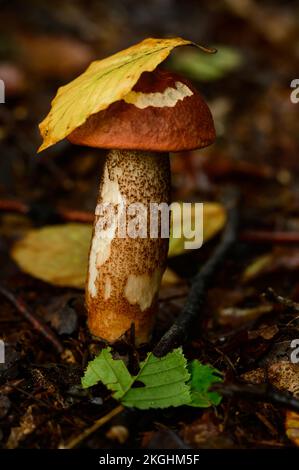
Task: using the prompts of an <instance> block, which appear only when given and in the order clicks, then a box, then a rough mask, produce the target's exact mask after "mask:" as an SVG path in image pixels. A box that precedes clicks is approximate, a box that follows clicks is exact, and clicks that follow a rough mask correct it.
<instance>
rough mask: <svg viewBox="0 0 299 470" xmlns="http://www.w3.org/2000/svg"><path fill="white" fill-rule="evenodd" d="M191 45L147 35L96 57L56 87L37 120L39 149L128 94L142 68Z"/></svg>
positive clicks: (62, 137) (142, 70)
mask: <svg viewBox="0 0 299 470" xmlns="http://www.w3.org/2000/svg"><path fill="white" fill-rule="evenodd" d="M184 45H194V46H197V47H199V48H200V49H202V50H203V51H205V52H209V53H212V52H214V50H213V49H208V48H205V47H203V46H199V45H196V44H194V43H192V42H191V41H188V40H185V39H182V38H170V39H154V38H148V39H145V40H144V41H141V42H140V43H138V44H135V45H134V46H132V47H129V48H128V49H125V50H123V51H120V52H118V53H116V54H114V55H112V56H110V57H107V58H105V59H103V60H96V61H94V62H92V63H91V64H90V66H89V67H88V68H87V70H86V71H85V72H84V73H83V74H81V75H79V77H77V78H76V79H75V80H73V81H71V82H70V83H68V84H67V85H65V86H63V87H60V88H59V90H58V92H57V95H56V96H55V98H54V100H53V101H52V108H51V110H50V112H49V114H48V115H47V116H46V118H45V119H44V120H43V122H42V123H41V124H40V126H39V127H40V132H41V135H42V137H43V139H44V141H43V144H42V145H41V146H40V148H39V151H42V150H44V149H46V148H47V147H50V146H51V145H54V144H55V143H56V142H58V141H60V140H62V139H64V138H65V137H66V136H67V135H69V134H70V133H71V132H72V131H73V130H74V129H76V128H77V127H79V126H80V125H81V124H83V123H84V122H85V121H86V119H87V118H88V117H89V116H90V115H91V114H94V113H97V112H99V111H101V110H103V109H106V108H107V107H108V106H109V105H110V104H111V103H114V102H115V101H118V100H121V99H122V98H124V97H125V96H126V94H128V93H129V92H130V91H131V90H132V88H133V86H134V85H135V83H136V82H137V81H138V79H139V77H140V75H141V74H142V73H143V72H151V71H153V70H155V68H156V67H157V66H158V65H159V64H160V63H161V62H162V61H163V60H165V59H166V58H167V56H168V55H169V53H170V52H171V51H172V49H174V48H175V47H177V46H184Z"/></svg>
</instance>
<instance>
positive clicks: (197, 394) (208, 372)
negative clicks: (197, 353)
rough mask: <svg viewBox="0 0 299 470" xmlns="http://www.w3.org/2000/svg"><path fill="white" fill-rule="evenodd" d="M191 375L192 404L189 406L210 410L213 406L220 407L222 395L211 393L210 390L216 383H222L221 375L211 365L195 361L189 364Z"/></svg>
mask: <svg viewBox="0 0 299 470" xmlns="http://www.w3.org/2000/svg"><path fill="white" fill-rule="evenodd" d="M189 371H190V374H191V380H190V388H191V403H189V406H194V407H199V408H208V407H209V406H212V405H219V403H220V402H221V399H222V398H221V395H219V393H217V392H210V391H209V389H210V388H211V386H212V385H213V384H214V383H216V382H222V380H223V379H222V377H221V375H220V374H221V373H220V372H219V371H218V370H217V369H214V368H213V367H211V366H209V365H204V364H201V363H200V362H199V361H197V360H194V361H192V362H191V363H190V364H189Z"/></svg>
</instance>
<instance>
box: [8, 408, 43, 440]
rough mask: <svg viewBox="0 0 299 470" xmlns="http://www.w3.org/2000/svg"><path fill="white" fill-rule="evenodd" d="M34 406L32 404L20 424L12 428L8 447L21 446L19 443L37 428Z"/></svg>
mask: <svg viewBox="0 0 299 470" xmlns="http://www.w3.org/2000/svg"><path fill="white" fill-rule="evenodd" d="M33 408H34V406H33V405H30V406H29V407H28V408H27V411H26V413H25V414H24V416H22V418H21V420H20V425H19V426H17V427H14V428H11V431H10V435H9V437H8V440H7V443H6V447H7V449H16V448H17V447H18V446H19V443H20V442H21V441H22V440H23V439H25V437H26V436H28V435H29V434H31V433H32V432H33V431H34V430H35V428H36V423H35V421H34V417H33V415H32V412H33Z"/></svg>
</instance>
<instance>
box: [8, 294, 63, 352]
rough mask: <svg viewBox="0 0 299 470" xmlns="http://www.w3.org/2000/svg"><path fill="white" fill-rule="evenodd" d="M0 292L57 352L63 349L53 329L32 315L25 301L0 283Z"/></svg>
mask: <svg viewBox="0 0 299 470" xmlns="http://www.w3.org/2000/svg"><path fill="white" fill-rule="evenodd" d="M0 293H1V294H2V295H3V296H4V297H5V298H6V299H7V300H8V301H9V302H10V303H11V304H12V305H13V306H14V307H15V308H16V309H17V311H18V312H19V313H20V314H21V315H22V316H23V317H24V318H26V320H28V321H29V322H30V323H31V325H32V326H33V328H35V329H36V331H38V332H39V333H40V334H41V335H42V336H43V337H44V338H46V339H47V340H48V341H49V342H50V343H51V344H52V346H54V348H55V349H56V351H57V352H58V353H59V354H62V353H63V351H64V346H63V344H62V342H61V341H60V339H59V338H58V336H57V335H56V334H55V333H54V331H53V330H52V329H51V328H50V327H49V326H48V325H47V324H46V323H45V322H44V321H43V320H42V319H41V318H38V317H36V316H35V315H34V313H33V312H32V311H31V310H30V309H29V307H28V306H27V305H26V304H25V302H24V301H23V300H22V299H20V298H19V297H16V296H15V294H13V293H12V292H11V291H9V290H8V289H6V288H5V287H3V286H1V285H0Z"/></svg>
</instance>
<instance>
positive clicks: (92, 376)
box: [82, 348, 133, 400]
mask: <svg viewBox="0 0 299 470" xmlns="http://www.w3.org/2000/svg"><path fill="white" fill-rule="evenodd" d="M110 351H111V348H107V349H103V350H102V351H101V353H100V354H99V355H98V356H97V357H96V358H95V359H94V360H93V361H90V362H89V364H88V366H87V369H86V372H85V374H84V377H83V379H82V386H83V388H88V387H92V386H93V385H96V384H97V383H98V382H103V383H104V384H105V385H106V387H107V388H109V390H111V391H112V392H114V394H113V396H114V398H115V399H117V400H119V399H120V398H122V396H123V395H124V394H125V393H126V391H127V390H129V388H130V387H131V386H132V383H133V378H132V377H131V375H130V374H129V371H128V369H127V368H126V366H125V364H124V362H123V361H121V360H120V359H113V358H112V355H111V352H110Z"/></svg>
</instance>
